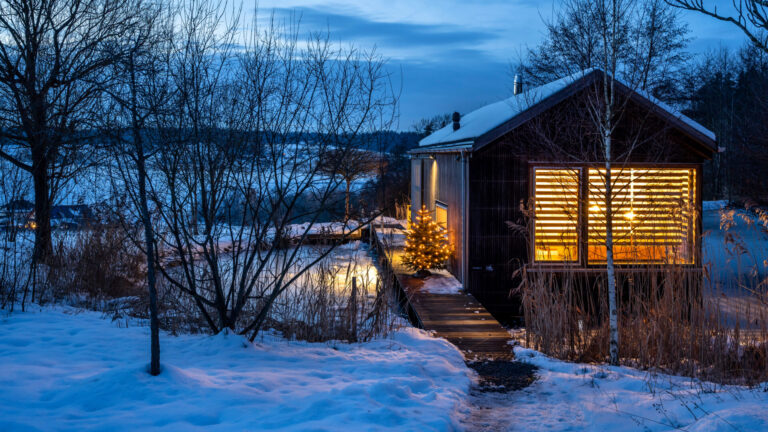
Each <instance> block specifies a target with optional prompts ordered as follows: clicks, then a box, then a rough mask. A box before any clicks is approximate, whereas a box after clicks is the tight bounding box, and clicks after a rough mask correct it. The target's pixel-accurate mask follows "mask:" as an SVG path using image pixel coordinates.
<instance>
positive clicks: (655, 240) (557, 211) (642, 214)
mask: <svg viewBox="0 0 768 432" xmlns="http://www.w3.org/2000/svg"><path fill="white" fill-rule="evenodd" d="M696 175H697V173H696V170H695V168H687V167H683V168H671V167H670V168H666V167H665V168H645V167H639V166H631V167H627V166H625V167H620V168H614V169H613V170H612V171H611V184H612V193H611V196H610V197H606V188H605V185H606V170H605V169H603V168H586V167H585V168H584V169H583V171H582V170H581V169H579V168H543V167H542V168H534V169H533V198H534V229H533V236H534V241H533V248H534V261H537V262H576V261H582V262H583V263H586V264H604V263H605V262H606V246H605V245H606V219H607V212H606V209H607V206H606V204H607V203H609V202H610V203H611V204H610V205H611V214H612V221H613V222H612V232H613V252H614V262H616V263H617V264H693V263H694V260H695V250H696V249H695V238H696V220H697V219H696V218H697V217H698V216H697V212H696V208H695V204H696V200H695V197H696V181H697V179H696ZM582 182H586V183H587V184H586V185H584V184H583V183H582ZM582 185H583V188H582ZM582 189H583V194H585V195H586V196H581V195H582V194H580V192H579V191H580V190H582ZM580 203H582V205H581V206H580ZM585 225H586V226H585ZM582 228H583V229H582ZM584 235H586V238H583V236H584ZM580 240H581V241H580ZM580 251H581V252H582V253H584V254H585V257H584V258H585V259H580V256H579V255H580V253H579V252H580Z"/></svg>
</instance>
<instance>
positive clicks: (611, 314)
mask: <svg viewBox="0 0 768 432" xmlns="http://www.w3.org/2000/svg"><path fill="white" fill-rule="evenodd" d="M606 139H607V140H608V142H609V144H608V146H609V147H608V148H610V139H611V138H610V136H609V137H607V138H606ZM612 190H613V184H612V179H611V162H610V161H609V162H606V163H605V196H606V199H605V263H606V278H607V279H608V327H609V332H610V335H609V338H610V342H609V343H610V362H611V364H612V365H618V364H619V326H618V311H617V307H616V268H615V267H614V262H613V209H612V208H611V204H612V201H613V200H612V199H611V197H612Z"/></svg>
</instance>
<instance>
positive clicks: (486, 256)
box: [468, 145, 528, 316]
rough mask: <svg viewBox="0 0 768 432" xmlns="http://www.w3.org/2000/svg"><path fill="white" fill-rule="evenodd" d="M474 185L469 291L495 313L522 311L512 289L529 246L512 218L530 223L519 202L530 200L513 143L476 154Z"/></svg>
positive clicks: (472, 172) (522, 161) (524, 170)
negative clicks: (514, 275)
mask: <svg viewBox="0 0 768 432" xmlns="http://www.w3.org/2000/svg"><path fill="white" fill-rule="evenodd" d="M469 184H470V190H469V196H470V202H471V204H470V209H469V220H470V228H469V244H468V246H469V247H468V255H469V283H468V290H469V291H470V292H471V293H473V294H474V295H475V296H476V297H477V298H478V299H479V300H480V301H481V302H483V305H485V306H486V308H488V310H489V311H490V312H491V313H493V314H494V315H497V316H502V315H507V316H508V315H513V316H514V315H518V313H519V311H518V309H519V304H518V303H517V302H516V301H513V300H511V298H510V293H511V291H512V289H513V288H515V287H516V286H517V284H518V283H519V282H518V281H516V280H515V278H514V277H513V273H514V271H515V270H516V269H517V268H519V266H520V265H521V263H524V262H525V261H526V259H527V247H526V241H525V237H524V236H523V235H522V234H521V233H520V232H518V231H516V230H514V229H511V228H510V227H509V224H508V222H512V223H518V224H524V223H525V222H524V220H523V215H522V212H521V211H520V203H521V201H524V200H526V199H527V189H528V176H527V163H526V161H525V159H524V158H523V157H521V156H520V155H517V154H515V153H514V152H513V151H511V148H510V147H508V146H503V145H493V146H488V147H487V148H486V149H484V150H483V151H480V152H478V153H475V154H473V155H472V158H471V159H470V168H469Z"/></svg>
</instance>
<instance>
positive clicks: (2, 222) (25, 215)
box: [0, 199, 94, 229]
mask: <svg viewBox="0 0 768 432" xmlns="http://www.w3.org/2000/svg"><path fill="white" fill-rule="evenodd" d="M93 220H94V214H93V211H92V209H91V207H89V206H87V205H84V204H76V205H56V206H53V207H51V227H52V228H60V229H76V228H81V227H82V226H83V225H84V224H86V223H88V222H92V221H93ZM0 227H2V228H4V229H8V228H12V227H13V228H28V229H34V228H35V206H34V204H33V203H31V202H29V201H27V200H24V199H19V200H13V201H10V202H8V204H5V205H3V206H2V207H0Z"/></svg>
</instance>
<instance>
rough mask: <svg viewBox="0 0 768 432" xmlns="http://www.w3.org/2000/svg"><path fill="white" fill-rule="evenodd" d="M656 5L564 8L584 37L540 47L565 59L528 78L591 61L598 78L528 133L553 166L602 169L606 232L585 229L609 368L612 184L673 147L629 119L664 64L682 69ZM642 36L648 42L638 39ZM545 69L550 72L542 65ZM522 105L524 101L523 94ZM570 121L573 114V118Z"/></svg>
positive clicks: (658, 129)
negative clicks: (601, 293) (635, 164)
mask: <svg viewBox="0 0 768 432" xmlns="http://www.w3.org/2000/svg"><path fill="white" fill-rule="evenodd" d="M654 3H655V4H656V6H659V4H658V2H641V1H639V0H573V1H570V2H567V4H566V6H565V8H566V9H565V10H566V11H567V14H566V15H563V17H570V18H568V19H565V18H563V19H562V21H561V22H562V23H567V22H571V21H574V22H578V23H582V24H581V25H583V26H585V28H589V35H588V37H586V36H584V35H582V34H580V33H579V32H576V31H570V30H569V31H567V32H565V33H562V34H558V35H556V40H547V41H545V42H544V43H543V44H542V46H541V47H540V48H538V49H537V50H536V52H542V53H543V52H544V51H545V48H546V47H549V46H559V47H560V49H561V50H562V51H563V52H564V53H567V55H566V54H564V55H562V56H558V57H557V58H556V59H549V60H547V59H544V58H542V57H539V58H538V59H535V61H538V62H539V63H538V64H536V63H534V64H533V66H530V67H531V69H530V70H536V71H540V72H546V74H551V75H545V76H548V78H547V79H554V78H561V77H562V76H563V75H561V74H565V73H566V72H571V71H574V73H575V75H576V76H578V73H579V72H578V71H580V70H581V68H582V66H584V65H585V64H584V63H582V61H583V60H584V59H588V63H586V65H589V66H590V67H592V68H596V69H598V70H599V78H598V79H597V80H596V81H595V83H594V84H593V85H591V86H588V87H587V89H586V90H584V94H585V96H584V97H583V98H581V99H579V101H578V102H576V103H577V106H572V107H571V108H570V109H568V110H562V111H557V112H554V113H553V114H552V115H550V116H543V117H542V119H541V120H538V119H534V120H532V121H531V122H530V123H529V126H528V127H529V128H530V129H531V130H532V131H533V134H534V135H533V136H534V137H535V141H536V142H537V145H539V146H540V147H541V148H546V149H547V150H548V151H550V152H551V153H552V154H553V155H557V156H555V158H556V159H555V160H559V161H570V162H576V163H581V164H584V163H587V164H599V165H600V166H601V170H598V171H597V172H598V173H599V181H600V183H601V184H600V185H595V186H599V188H598V189H601V192H599V194H598V197H597V198H596V199H598V198H599V200H600V201H602V202H601V205H600V207H601V211H603V212H604V216H605V229H604V232H603V233H599V230H597V229H593V228H590V230H589V236H595V235H598V234H600V241H602V242H603V243H604V245H605V271H606V285H607V309H608V332H609V360H610V363H611V364H614V365H615V364H618V363H619V358H620V357H619V355H620V353H619V346H620V340H619V324H620V322H619V318H620V317H619V310H620V307H619V304H618V296H617V276H616V257H615V255H616V253H615V252H616V250H615V245H616V240H617V238H616V232H615V229H614V221H615V218H616V217H621V216H623V215H616V214H614V208H615V207H617V206H620V205H622V203H621V200H622V198H621V196H622V194H624V193H625V192H626V190H625V188H626V186H625V185H618V186H617V182H616V180H617V179H618V178H619V177H620V176H622V175H623V171H624V169H625V167H626V165H627V164H628V163H629V162H630V161H631V160H632V159H633V154H634V153H635V150H636V149H638V148H639V147H640V146H644V147H645V148H644V154H651V155H654V157H655V158H657V160H664V158H665V157H667V155H668V153H669V151H670V150H669V147H670V146H665V145H664V142H663V138H662V137H663V136H664V130H665V129H664V127H663V124H662V125H659V122H655V123H653V124H654V130H649V127H648V126H647V125H646V123H648V124H650V119H651V114H649V113H646V114H644V115H641V116H640V117H639V118H637V119H633V120H631V119H630V118H629V117H631V116H629V115H628V111H629V110H630V109H633V108H632V104H631V98H632V96H633V94H635V93H638V92H639V93H643V90H650V88H649V87H651V84H650V83H652V82H659V81H658V78H659V76H663V75H664V73H665V71H667V70H675V69H676V68H678V67H679V65H678V64H676V63H675V62H674V61H673V62H672V63H671V64H665V63H664V62H663V61H661V60H662V59H668V60H670V61H672V60H675V61H680V60H681V59H683V58H684V56H683V55H682V54H680V53H679V52H677V51H676V50H677V49H678V48H679V47H678V45H677V44H671V45H669V44H667V45H664V44H662V43H661V41H660V37H661V36H662V35H670V34H672V35H679V34H680V33H679V32H678V31H674V30H673V31H670V29H668V28H665V26H674V23H673V22H672V21H670V20H668V19H662V18H663V16H664V15H663V14H662V15H659V14H660V10H659V9H657V8H655V7H654ZM660 17H661V18H660ZM643 29H644V30H643ZM643 31H645V32H647V34H646V35H645V36H642V37H639V36H641V35H640V34H639V33H641V32H643ZM633 35H634V36H633ZM665 43H669V41H667V42H665ZM662 52H663V53H664V54H662ZM547 62H551V64H549V65H547ZM618 80H620V81H621V83H619V81H618ZM531 92H532V96H531V97H533V98H535V97H536V94H535V90H532V91H531ZM523 97H527V96H526V93H524V94H523ZM531 102H532V103H533V102H535V101H534V100H532V101H531ZM573 113H578V114H575V117H574V114H573ZM558 116H560V117H558ZM544 122H547V123H544ZM619 129H622V136H621V138H620V140H619V142H617V140H616V138H615V133H616V131H617V130H619ZM564 143H565V145H564ZM592 186H593V185H589V188H590V189H591V188H592ZM585 199H589V197H587V198H585ZM583 205H586V204H583ZM603 208H604V210H602V209H603ZM601 229H602V228H601ZM592 240H595V239H592Z"/></svg>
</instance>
